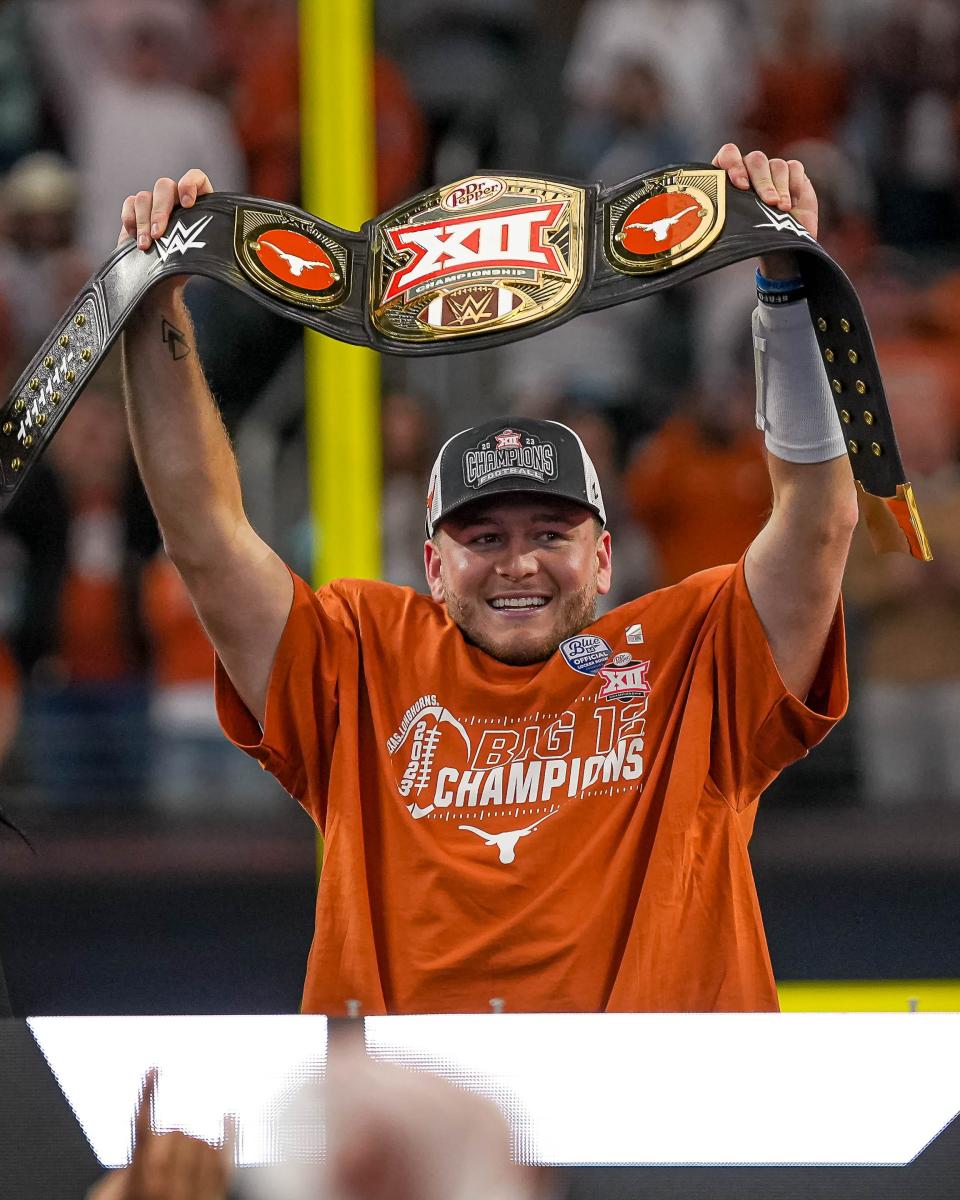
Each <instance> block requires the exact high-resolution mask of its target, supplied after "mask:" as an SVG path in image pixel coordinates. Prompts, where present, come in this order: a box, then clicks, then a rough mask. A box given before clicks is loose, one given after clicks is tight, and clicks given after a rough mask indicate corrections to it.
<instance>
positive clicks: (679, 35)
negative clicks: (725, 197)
mask: <svg viewBox="0 0 960 1200" xmlns="http://www.w3.org/2000/svg"><path fill="white" fill-rule="evenodd" d="M733 48H735V50H736V63H735V65H734V64H732V62H731V51H732V49H733ZM754 53H755V47H754V45H753V37H752V30H751V29H750V28H749V26H747V25H745V23H744V22H743V21H742V20H738V18H737V15H736V14H735V13H734V10H733V6H732V5H728V4H722V3H717V0H587V2H586V3H585V4H584V6H583V10H582V12H581V16H580V23H579V26H578V28H577V31H576V34H575V36H574V39H573V42H572V45H571V47H570V56H569V59H568V61H567V89H568V91H569V93H570V95H571V96H572V98H573V99H574V101H575V102H576V103H577V104H579V105H581V106H582V107H585V108H590V107H598V106H599V107H602V105H603V102H604V97H605V96H606V95H607V93H608V89H609V81H610V79H611V78H612V77H613V76H614V75H615V74H616V71H617V66H618V64H620V63H621V62H623V60H624V59H625V58H630V59H632V60H634V61H636V60H638V59H643V60H646V61H648V62H655V63H656V64H657V67H658V70H659V72H660V74H661V76H662V78H663V81H664V87H665V91H666V94H667V95H668V96H669V97H670V99H671V102H672V105H673V109H672V119H673V123H674V124H675V126H676V127H677V128H678V129H682V130H683V131H684V134H685V136H686V137H687V138H689V140H690V148H691V154H692V157H693V158H698V159H703V160H704V161H705V162H706V161H709V160H710V158H711V157H712V156H713V155H714V154H715V153H716V151H717V147H718V146H720V145H721V144H722V143H723V142H725V141H729V140H730V138H731V137H732V136H733V132H732V131H734V130H736V129H738V128H739V126H740V118H741V116H742V113H743V110H744V106H745V105H746V103H747V101H748V100H749V98H750V96H751V94H752V92H753V56H754ZM610 182H615V181H614V180H611V181H610Z"/></svg>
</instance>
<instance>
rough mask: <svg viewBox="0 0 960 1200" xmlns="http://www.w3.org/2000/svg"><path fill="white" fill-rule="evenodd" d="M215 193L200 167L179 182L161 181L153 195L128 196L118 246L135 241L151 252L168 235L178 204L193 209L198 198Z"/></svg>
mask: <svg viewBox="0 0 960 1200" xmlns="http://www.w3.org/2000/svg"><path fill="white" fill-rule="evenodd" d="M212 191H213V184H212V183H211V182H210V180H209V179H208V178H207V176H206V175H205V174H204V173H203V171H201V170H200V168H199V167H193V168H191V170H189V171H188V172H187V173H186V175H184V176H183V177H182V178H181V179H180V181H179V182H176V181H174V180H173V179H167V178H164V179H158V180H157V182H156V183H155V184H154V185H153V191H152V192H148V191H147V190H146V189H144V190H143V191H142V192H137V194H136V195H135V196H128V197H127V198H126V200H124V202H123V209H122V211H121V213H120V236H119V237H118V238H117V245H118V246H122V245H123V243H124V242H126V241H129V240H130V238H133V237H135V238H136V239H137V246H138V248H139V249H140V250H149V249H150V247H151V246H152V245H153V241H154V238H158V237H163V235H164V234H165V233H166V231H167V222H168V221H169V220H170V214H171V212H173V210H174V208H175V207H176V206H177V205H178V204H180V205H182V206H183V207H184V208H191V207H192V206H193V205H194V204H195V203H196V199H197V197H198V196H206V195H208V194H209V193H210V192H212Z"/></svg>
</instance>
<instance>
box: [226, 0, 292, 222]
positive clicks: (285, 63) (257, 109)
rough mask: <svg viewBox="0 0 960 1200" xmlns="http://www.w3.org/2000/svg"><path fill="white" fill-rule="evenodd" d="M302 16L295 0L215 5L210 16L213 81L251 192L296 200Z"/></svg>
mask: <svg viewBox="0 0 960 1200" xmlns="http://www.w3.org/2000/svg"><path fill="white" fill-rule="evenodd" d="M297 14H298V9H297V4H296V0H216V2H215V3H214V5H213V8H212V10H211V14H210V16H211V26H212V34H213V36H212V39H211V42H212V48H213V51H214V54H215V63H214V77H213V81H214V83H215V85H216V87H217V91H218V92H222V93H223V95H224V97H225V99H226V102H227V105H228V106H229V109H230V112H231V115H232V117H233V124H234V127H235V129H236V131H237V136H238V137H239V139H240V145H241V146H242V147H243V151H244V154H245V155H246V159H247V170H248V173H249V187H250V191H251V193H252V194H253V195H255V196H269V197H270V198H271V199H273V200H288V201H290V202H291V203H293V202H295V201H296V199H297V197H298V196H299V194H300V112H299V106H300V63H299V58H300V50H299V29H298V16H297ZM213 178H214V179H216V176H215V175H214V176H213ZM220 186H221V185H220V184H219V183H218V184H217V187H220Z"/></svg>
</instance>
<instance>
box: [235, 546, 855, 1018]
mask: <svg viewBox="0 0 960 1200" xmlns="http://www.w3.org/2000/svg"><path fill="white" fill-rule="evenodd" d="M641 639H642V640H641ZM571 643H575V644H571ZM846 697H847V692H846V672H845V667H844V640H843V624H842V617H841V615H840V613H839V610H838V615H837V618H836V621H835V623H834V626H833V630H832V632H831V635H830V638H829V641H828V644H827V649H826V651H825V653H824V658H823V662H822V664H821V667H820V670H819V673H818V677H817V680H816V682H815V684H814V687H813V689H812V691H811V696H810V698H809V703H810V707H807V706H806V705H804V704H802V703H801V702H800V701H799V700H797V699H795V698H794V697H793V696H791V695H790V694H789V693H788V692H787V691H785V689H784V686H783V683H782V681H781V679H780V676H779V674H778V673H777V670H776V666H775V664H774V662H773V658H772V656H771V653H770V649H769V646H768V643H767V640H766V636H765V634H764V632H763V628H762V626H761V624H760V621H759V618H758V617H757V614H756V611H755V609H754V607H753V604H752V602H751V600H750V597H749V595H748V593H747V588H746V582H745V579H744V575H743V569H742V566H736V567H729V566H727V567H718V568H715V569H713V570H711V571H705V572H703V573H701V574H699V575H696V576H694V577H692V578H691V579H688V580H685V581H684V582H683V583H682V584H679V585H677V586H676V587H672V588H668V589H666V590H664V591H660V592H654V593H651V594H650V595H647V596H644V597H642V598H641V599H639V600H634V601H631V602H630V603H629V604H625V605H622V606H621V607H620V608H617V609H614V610H613V611H611V612H609V613H606V614H605V615H604V616H602V617H600V618H599V619H598V620H597V621H595V622H594V623H593V624H592V625H590V626H589V627H588V628H587V629H586V630H585V631H584V632H583V633H582V634H581V635H580V636H579V637H578V638H575V639H569V640H568V641H567V642H565V643H564V645H563V646H562V647H561V649H560V650H558V651H557V652H555V653H554V654H553V656H552V657H551V658H550V659H549V660H548V661H546V662H544V663H537V664H534V665H532V666H526V667H515V666H508V665H506V664H504V663H500V662H498V661H496V660H495V659H493V658H491V657H490V656H489V655H487V654H486V653H484V652H483V651H482V650H480V649H478V648H477V647H475V646H472V645H470V644H469V643H468V642H467V641H466V640H465V639H464V637H463V635H462V634H461V632H460V630H459V628H458V627H457V626H456V625H455V624H454V623H453V621H452V620H451V619H450V617H449V616H448V614H447V611H446V608H445V607H444V606H443V605H441V604H437V603H435V602H434V601H433V600H431V599H430V598H429V597H426V596H422V595H419V594H417V593H415V592H413V591H411V590H410V589H408V588H398V587H394V586H392V585H390V584H385V583H376V582H366V581H356V580H340V581H337V582H335V583H333V584H330V585H328V586H327V587H324V588H322V589H321V590H320V591H319V592H318V593H316V594H314V593H313V592H312V591H311V589H310V588H309V586H308V585H307V584H306V583H304V582H303V581H302V580H300V579H295V592H294V600H293V606H292V609H291V611H290V615H289V618H288V620H287V624H286V627H285V630H284V633H283V636H282V638H281V640H280V645H279V647H278V649H277V654H276V658H275V660H274V664H273V671H272V674H271V679H270V685H269V690H268V695H267V704H266V716H265V721H264V726H265V727H264V730H263V733H262V735H261V730H260V726H259V725H258V724H257V722H256V721H255V720H254V719H253V717H252V716H251V715H250V713H249V712H248V711H247V709H246V708H245V707H244V705H243V703H242V702H241V701H240V699H239V697H238V696H237V694H236V692H235V691H234V689H233V687H232V685H231V684H230V682H229V680H228V678H227V676H226V673H225V671H224V670H223V667H222V665H221V664H219V662H218V664H217V699H218V705H219V714H220V720H221V723H222V725H223V727H224V730H225V731H226V733H227V735H228V736H229V737H230V738H231V739H232V740H233V741H234V742H235V743H237V744H238V745H240V746H241V747H242V748H243V749H245V750H246V751H247V752H248V753H250V754H252V755H253V756H254V757H255V758H257V759H259V761H260V762H261V763H262V764H263V766H264V767H266V768H267V769H268V770H270V771H271V772H273V774H274V775H276V777H277V778H278V779H279V781H280V782H281V783H282V784H283V786H284V787H285V788H286V789H287V790H288V791H289V792H290V793H291V794H292V795H293V796H295V797H296V798H297V799H298V800H299V801H300V802H301V803H302V804H303V805H304V807H305V808H306V809H307V811H308V812H309V813H310V814H311V815H312V816H313V817H314V819H315V820H316V822H317V824H318V825H319V826H320V828H321V830H322V831H323V833H324V837H325V839H326V842H325V861H324V867H323V873H322V876H321V880H320V887H319V891H318V895H317V914H316V932H315V936H314V940H313V945H312V948H311V951H310V958H309V964H308V968H307V980H306V985H305V990H304V998H303V1009H304V1011H305V1012H323V1013H327V1014H332V1015H342V1014H343V1013H344V1012H345V1011H346V1003H345V1002H346V1001H347V1000H348V999H349V1000H359V1001H360V1002H361V1004H362V1011H363V1012H364V1013H366V1014H382V1013H429V1012H485V1011H489V1001H490V1000H491V999H493V998H502V999H503V1000H504V1001H505V1003H506V1008H507V1011H510V1012H604V1011H606V1012H626V1011H710V1010H771V1009H776V1007H777V995H776V990H775V986H774V980H773V973H772V970H771V966H770V960H769V956H768V954H767V948H766V942H765V939H764V935H763V927H762V924H761V920H760V910H759V907H758V903H757V896H756V892H755V889H754V884H753V877H752V872H751V869H750V862H749V858H748V855H747V842H748V841H749V838H750V834H751V831H752V826H753V819H754V807H755V806H754V802H755V800H756V799H757V797H758V796H759V794H760V792H761V791H762V790H763V789H764V788H765V787H766V786H767V784H768V783H770V781H771V780H772V779H773V778H774V777H775V776H776V775H777V773H778V772H779V771H780V770H781V769H782V768H783V767H785V766H786V765H787V764H788V763H790V762H793V761H794V760H795V759H796V758H799V757H801V756H802V755H803V754H804V753H805V751H806V750H807V749H808V748H809V747H810V746H812V745H813V744H815V743H816V742H817V741H819V740H820V739H821V738H822V737H823V736H824V735H825V734H826V733H827V731H828V730H829V729H830V727H831V726H832V725H833V723H834V722H835V721H836V720H837V719H838V718H839V717H840V716H841V715H842V713H843V710H844V708H845V706H846Z"/></svg>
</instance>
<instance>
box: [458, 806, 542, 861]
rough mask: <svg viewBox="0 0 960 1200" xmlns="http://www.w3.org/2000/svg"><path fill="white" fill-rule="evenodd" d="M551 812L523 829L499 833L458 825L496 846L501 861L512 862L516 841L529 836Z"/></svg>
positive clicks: (515, 854) (473, 826)
mask: <svg viewBox="0 0 960 1200" xmlns="http://www.w3.org/2000/svg"><path fill="white" fill-rule="evenodd" d="M552 816H553V813H552V812H548V813H544V815H543V816H542V817H540V819H539V820H537V821H534V822H533V824H532V825H528V826H527V827H526V828H525V829H505V830H503V831H502V832H500V833H490V832H488V831H487V830H486V829H478V828H477V826H476V825H460V826H459V828H460V829H465V830H466V831H467V832H468V833H475V834H476V835H477V837H480V838H483V840H484V842H485V843H486V845H488V846H496V848H497V850H498V851H499V852H500V861H501V862H502V863H512V862H513V860H514V859H515V858H516V857H517V842H519V841H520V839H521V838H525V837H529V836H530V834H531V833H533V831H534V830H535V829H536V827H537V826H538V825H540V824H541V823H542V822H543V821H545V820H546V819H547V817H552Z"/></svg>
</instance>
